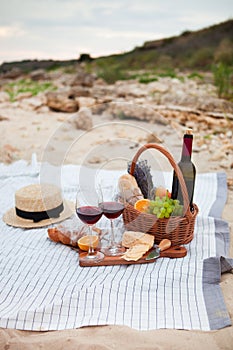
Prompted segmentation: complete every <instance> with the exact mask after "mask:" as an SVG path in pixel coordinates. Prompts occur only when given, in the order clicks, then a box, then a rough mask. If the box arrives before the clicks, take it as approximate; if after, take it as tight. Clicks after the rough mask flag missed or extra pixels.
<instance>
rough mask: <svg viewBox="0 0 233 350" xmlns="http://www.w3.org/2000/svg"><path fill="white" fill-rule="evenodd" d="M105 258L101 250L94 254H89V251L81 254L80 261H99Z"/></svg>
mask: <svg viewBox="0 0 233 350" xmlns="http://www.w3.org/2000/svg"><path fill="white" fill-rule="evenodd" d="M103 259H104V254H103V253H101V252H95V253H94V254H91V255H88V253H81V254H79V261H81V262H83V263H90V264H92V263H98V262H99V261H101V260H103Z"/></svg>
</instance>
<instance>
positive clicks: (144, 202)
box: [134, 199, 150, 213]
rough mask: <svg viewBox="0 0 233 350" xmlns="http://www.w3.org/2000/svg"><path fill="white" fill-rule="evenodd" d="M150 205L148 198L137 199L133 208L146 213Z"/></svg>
mask: <svg viewBox="0 0 233 350" xmlns="http://www.w3.org/2000/svg"><path fill="white" fill-rule="evenodd" d="M149 206H150V200H149V199H139V200H138V201H137V202H136V203H135V204H134V209H136V210H138V211H141V212H142V213H147V212H148V209H149Z"/></svg>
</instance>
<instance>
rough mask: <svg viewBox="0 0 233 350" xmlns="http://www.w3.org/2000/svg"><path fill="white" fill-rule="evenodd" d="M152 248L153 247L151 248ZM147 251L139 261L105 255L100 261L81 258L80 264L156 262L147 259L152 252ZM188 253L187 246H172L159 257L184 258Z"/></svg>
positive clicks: (104, 264) (83, 265)
mask: <svg viewBox="0 0 233 350" xmlns="http://www.w3.org/2000/svg"><path fill="white" fill-rule="evenodd" d="M151 250H152V249H151ZM151 250H150V251H149V252H147V253H146V254H145V255H143V257H142V258H141V259H139V260H137V261H127V260H125V259H123V258H122V257H121V256H105V257H104V259H103V260H101V261H99V262H96V263H95V262H93V261H90V262H89V261H88V262H83V261H80V260H79V265H80V266H82V267H85V266H89V267H90V266H106V265H135V264H145V263H147V264H148V263H154V262H155V260H156V259H152V260H146V257H147V255H148V254H149V253H150V252H151ZM186 254H187V249H186V248H185V247H181V246H179V247H170V248H169V249H167V250H164V251H163V252H161V253H160V256H159V257H158V258H157V259H159V258H183V257H184V256H186ZM82 255H86V253H84V252H83V253H80V254H79V256H80V257H82Z"/></svg>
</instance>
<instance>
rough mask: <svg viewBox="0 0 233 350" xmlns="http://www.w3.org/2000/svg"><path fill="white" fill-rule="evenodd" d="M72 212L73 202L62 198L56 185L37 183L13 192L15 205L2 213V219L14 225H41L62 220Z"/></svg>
mask: <svg viewBox="0 0 233 350" xmlns="http://www.w3.org/2000/svg"><path fill="white" fill-rule="evenodd" d="M73 213H74V204H73V203H72V202H69V201H64V200H63V199H62V195H61V191H60V189H59V188H58V187H56V186H54V185H50V184H42V185H39V184H37V185H29V186H26V187H22V188H20V189H19V190H18V191H16V192H15V207H14V208H11V209H10V210H8V211H7V212H6V213H5V214H4V215H3V221H4V222H5V223H6V224H8V225H11V226H15V227H23V228H34V227H43V226H47V225H50V224H53V223H57V222H60V221H63V220H65V219H67V218H69V217H70V216H71V215H72V214H73Z"/></svg>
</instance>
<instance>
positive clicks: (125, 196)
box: [118, 174, 143, 205]
mask: <svg viewBox="0 0 233 350" xmlns="http://www.w3.org/2000/svg"><path fill="white" fill-rule="evenodd" d="M118 189H119V197H120V198H119V199H120V201H122V202H125V201H126V202H128V203H129V204H131V205H134V203H136V202H137V201H138V200H139V199H143V195H142V192H141V190H140V188H139V187H138V185H137V181H136V180H135V178H134V177H133V176H132V175H130V174H124V175H121V176H120V178H119V180H118Z"/></svg>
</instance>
